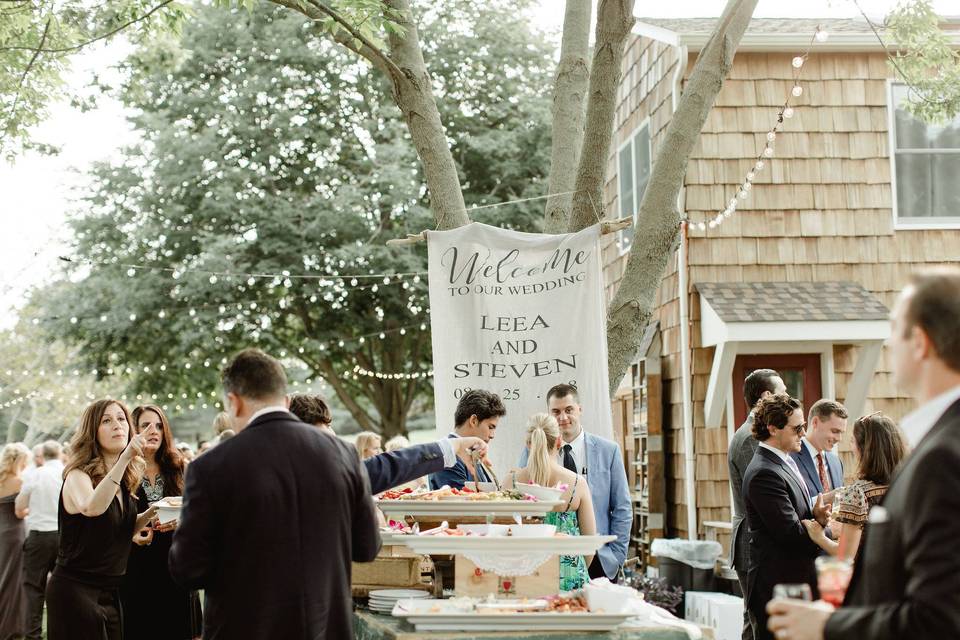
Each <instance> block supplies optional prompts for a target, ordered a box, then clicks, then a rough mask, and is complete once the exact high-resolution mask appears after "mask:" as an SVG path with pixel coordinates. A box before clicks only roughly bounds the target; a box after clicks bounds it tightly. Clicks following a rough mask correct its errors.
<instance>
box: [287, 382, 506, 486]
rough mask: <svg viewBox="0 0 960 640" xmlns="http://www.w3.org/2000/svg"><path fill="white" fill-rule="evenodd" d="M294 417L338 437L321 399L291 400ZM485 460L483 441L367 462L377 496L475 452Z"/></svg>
mask: <svg viewBox="0 0 960 640" xmlns="http://www.w3.org/2000/svg"><path fill="white" fill-rule="evenodd" d="M290 413H292V414H293V415H295V416H297V417H298V418H300V420H301V421H303V422H306V423H307V424H312V425H313V426H315V427H318V428H319V429H320V430H321V431H325V432H327V433H329V434H330V435H334V433H333V429H332V428H331V427H330V424H331V422H332V416H331V414H330V408H329V407H328V406H327V403H326V402H324V400H323V398H322V397H320V396H318V395H307V394H295V395H292V396H290ZM473 451H476V452H477V453H478V454H480V455H481V456H482V455H484V454H486V452H487V443H486V442H484V441H483V440H481V439H480V438H460V439H456V440H454V439H444V440H440V441H438V442H429V443H426V444H415V445H412V446H409V447H404V448H403V449H397V450H396V451H387V452H384V453H378V454H377V455H375V456H371V457H369V458H367V459H366V460H364V461H363V466H364V467H366V469H367V476H368V477H369V478H370V491H371V492H372V493H374V494H378V493H382V492H383V491H386V490H387V489H391V488H393V487H397V486H399V485H401V484H404V483H407V482H410V481H412V480H416V479H417V478H422V477H423V476H426V475H430V474H431V473H436V472H438V471H443V470H444V469H446V468H450V467H452V466H454V465H456V464H457V458H458V457H459V458H465V459H468V457H469V456H470V454H471V452H473Z"/></svg>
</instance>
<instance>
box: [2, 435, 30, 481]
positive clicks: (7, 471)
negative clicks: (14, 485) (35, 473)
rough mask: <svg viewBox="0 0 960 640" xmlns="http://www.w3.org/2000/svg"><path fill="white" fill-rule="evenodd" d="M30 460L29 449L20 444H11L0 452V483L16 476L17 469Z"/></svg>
mask: <svg viewBox="0 0 960 640" xmlns="http://www.w3.org/2000/svg"><path fill="white" fill-rule="evenodd" d="M29 458H30V449H27V446H26V445H25V444H23V443H21V442H11V443H10V444H8V445H6V446H4V447H3V451H2V452H0V483H2V482H6V481H7V478H12V477H13V476H15V475H17V467H18V466H20V465H21V464H23V462H24V461H25V460H27V459H29Z"/></svg>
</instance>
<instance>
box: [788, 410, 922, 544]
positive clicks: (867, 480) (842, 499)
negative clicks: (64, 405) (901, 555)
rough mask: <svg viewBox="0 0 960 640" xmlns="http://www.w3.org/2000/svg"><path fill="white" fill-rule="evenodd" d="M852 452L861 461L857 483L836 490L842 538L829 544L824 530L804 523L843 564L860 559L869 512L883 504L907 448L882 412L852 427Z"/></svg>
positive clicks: (810, 522) (835, 516) (835, 515)
mask: <svg viewBox="0 0 960 640" xmlns="http://www.w3.org/2000/svg"><path fill="white" fill-rule="evenodd" d="M853 452H854V454H855V455H856V456H857V458H858V464H857V480H856V481H855V482H854V483H853V484H849V485H847V486H845V487H841V488H839V489H837V493H836V495H835V496H834V499H833V519H834V520H836V521H837V522H839V523H840V525H841V526H840V537H839V539H838V541H837V542H834V541H833V540H830V539H829V538H827V537H826V535H825V534H824V532H823V527H821V526H820V525H819V524H817V522H816V521H813V520H804V521H803V524H804V526H806V528H807V533H808V534H809V535H810V538H811V539H812V540H813V541H814V542H816V543H817V544H818V545H820V547H821V548H823V549H824V550H825V551H826V552H827V553H829V554H830V555H833V556H837V557H839V558H840V559H842V560H851V559H852V560H854V561H856V560H857V559H859V556H860V549H861V548H863V544H862V542H863V535H864V531H863V528H864V525H866V523H867V514H868V513H869V511H870V509H871V508H873V507H874V506H876V505H878V504H880V501H881V500H882V499H883V496H884V495H885V494H886V493H887V486H888V485H889V484H890V479H891V477H892V476H893V474H894V472H895V471H896V469H897V467H898V466H899V465H900V462H901V461H902V460H903V458H904V457H906V455H907V446H906V443H905V440H904V437H903V434H902V433H901V432H900V429H899V428H898V427H897V425H896V424H895V423H894V422H893V420H891V419H890V418H888V417H887V416H885V415H883V414H882V413H880V412H879V411H878V412H877V413H872V414H870V415H868V416H863V417H862V418H860V419H859V420H857V421H856V422H854V423H853Z"/></svg>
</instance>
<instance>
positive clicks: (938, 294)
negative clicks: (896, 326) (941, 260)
mask: <svg viewBox="0 0 960 640" xmlns="http://www.w3.org/2000/svg"><path fill="white" fill-rule="evenodd" d="M910 284H911V285H912V286H913V293H912V295H911V296H910V297H909V299H908V300H907V301H906V309H905V311H904V323H903V334H904V336H907V335H909V333H910V330H911V329H912V328H913V327H915V326H917V327H920V328H921V329H923V331H924V333H926V334H927V336H928V337H929V338H930V342H931V343H932V344H933V349H934V351H936V352H937V356H939V357H940V359H941V360H943V363H944V364H945V365H947V366H948V367H950V368H951V369H953V370H954V371H956V372H960V269H958V268H956V267H939V268H934V269H925V270H923V271H920V272H917V273H915V274H913V276H912V277H911V278H910Z"/></svg>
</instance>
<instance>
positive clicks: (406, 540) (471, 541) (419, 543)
mask: <svg viewBox="0 0 960 640" xmlns="http://www.w3.org/2000/svg"><path fill="white" fill-rule="evenodd" d="M616 539H617V536H559V537H557V536H551V537H549V538H515V537H512V536H509V537H503V536H497V537H492V538H488V537H486V536H442V535H440V536H404V537H403V538H402V539H399V537H398V539H397V542H400V543H402V544H405V545H407V546H408V547H410V549H411V550H413V551H414V553H421V554H424V555H431V554H458V553H468V552H474V553H548V554H553V555H568V556H582V555H589V554H591V553H594V552H595V551H596V550H597V549H599V548H600V547H602V546H603V545H605V544H607V543H608V542H610V541H611V540H616Z"/></svg>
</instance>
